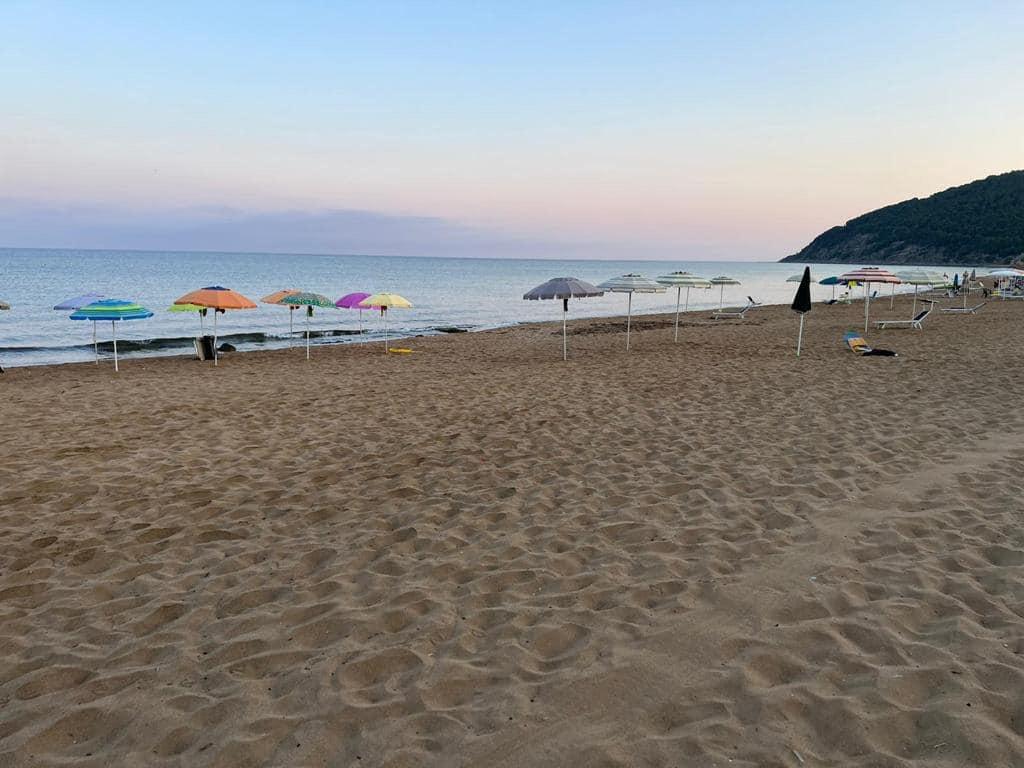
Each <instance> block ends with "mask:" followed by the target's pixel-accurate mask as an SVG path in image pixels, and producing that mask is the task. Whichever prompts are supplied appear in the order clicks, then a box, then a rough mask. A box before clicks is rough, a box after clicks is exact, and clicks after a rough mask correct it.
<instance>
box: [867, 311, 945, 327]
mask: <svg viewBox="0 0 1024 768" xmlns="http://www.w3.org/2000/svg"><path fill="white" fill-rule="evenodd" d="M931 311H932V308H931V307H930V306H929V307H926V308H925V309H922V310H921V311H920V312H918V313H917V315H915V316H914V318H913V319H912V320H876V321H875V326H877V327H878V328H879V329H880V330H883V331H884V330H885V329H886V328H916V329H917V330H919V331H920V330H922V327H921V323H923V322H924V320H925V318H926V317H928V315H930V314H931Z"/></svg>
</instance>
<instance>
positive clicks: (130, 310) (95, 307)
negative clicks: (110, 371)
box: [71, 299, 153, 371]
mask: <svg viewBox="0 0 1024 768" xmlns="http://www.w3.org/2000/svg"><path fill="white" fill-rule="evenodd" d="M152 316H153V313H152V312H150V311H149V310H148V309H146V308H145V307H141V306H139V305H138V304H136V303H135V302H134V301H128V300H127V299H101V300H100V301H94V302H93V303H92V304H89V305H87V306H84V307H82V308H81V309H78V310H76V311H75V312H73V313H72V314H71V319H72V320H92V321H93V322H104V321H108V320H109V321H110V328H111V335H112V337H113V339H114V370H115V371H117V370H119V368H118V365H117V322H118V321H119V320H144V319H145V318H147V317H152Z"/></svg>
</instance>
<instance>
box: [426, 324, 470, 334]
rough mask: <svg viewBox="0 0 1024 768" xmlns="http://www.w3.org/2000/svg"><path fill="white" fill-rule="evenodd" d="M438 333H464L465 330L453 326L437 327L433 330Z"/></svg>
mask: <svg viewBox="0 0 1024 768" xmlns="http://www.w3.org/2000/svg"><path fill="white" fill-rule="evenodd" d="M434 330H435V331H437V332H438V333H466V332H467V330H468V329H466V328H456V327H455V326H454V325H439V326H437V327H436V328H435V329H434Z"/></svg>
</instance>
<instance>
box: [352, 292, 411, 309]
mask: <svg viewBox="0 0 1024 768" xmlns="http://www.w3.org/2000/svg"><path fill="white" fill-rule="evenodd" d="M356 306H359V307H362V308H363V309H376V308H379V309H380V310H381V311H387V310H388V309H411V308H412V302H411V301H409V300H408V299H407V298H405V297H404V296H399V295H398V294H397V293H388V292H387V291H385V292H383V293H373V294H370V295H369V296H367V297H366V298H365V299H363V300H362V301H360V302H359V304H357V305H356Z"/></svg>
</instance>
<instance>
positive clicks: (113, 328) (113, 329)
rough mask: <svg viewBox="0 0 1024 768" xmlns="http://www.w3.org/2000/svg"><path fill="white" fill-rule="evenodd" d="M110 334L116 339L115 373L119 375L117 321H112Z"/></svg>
mask: <svg viewBox="0 0 1024 768" xmlns="http://www.w3.org/2000/svg"><path fill="white" fill-rule="evenodd" d="M110 333H111V335H112V336H113V337H114V373H117V371H118V370H119V369H118V367H117V320H111V321H110Z"/></svg>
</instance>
